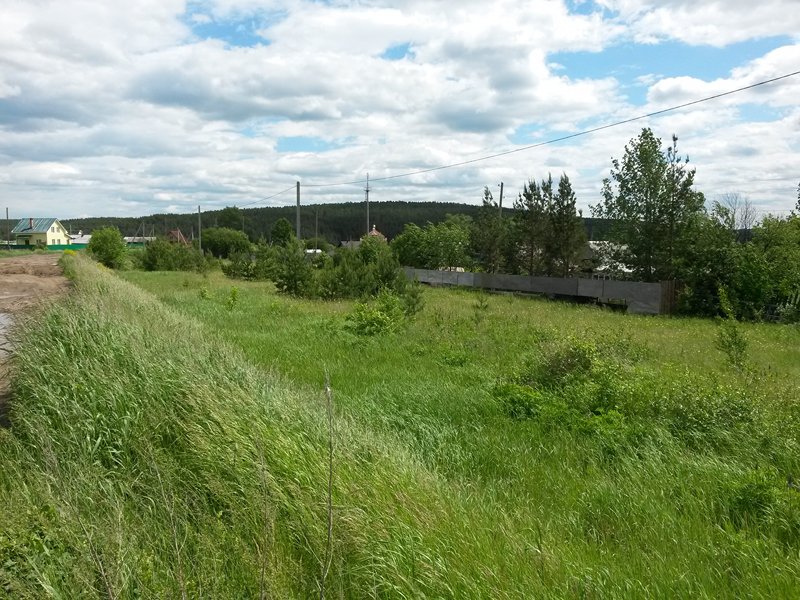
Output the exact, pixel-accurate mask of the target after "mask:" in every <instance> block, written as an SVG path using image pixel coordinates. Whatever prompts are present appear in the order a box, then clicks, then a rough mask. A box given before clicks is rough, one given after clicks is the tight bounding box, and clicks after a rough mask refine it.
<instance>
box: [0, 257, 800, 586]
mask: <svg viewBox="0 0 800 600" xmlns="http://www.w3.org/2000/svg"><path fill="white" fill-rule="evenodd" d="M66 260H67V261H68V265H69V266H70V269H71V271H72V273H73V276H74V278H75V282H76V284H75V290H74V293H73V295H72V297H71V298H70V299H69V300H68V301H67V302H65V303H64V304H62V305H59V306H55V307H53V308H52V309H50V311H49V312H48V313H47V314H46V315H44V316H43V317H42V319H41V320H39V321H38V322H36V323H33V324H31V326H30V327H29V328H27V329H26V332H25V337H24V344H23V345H22V347H21V348H19V352H18V354H17V356H16V358H15V363H16V364H15V367H16V369H17V378H16V380H15V382H14V394H15V396H14V403H13V405H12V414H11V418H12V422H13V427H12V429H10V430H6V431H3V432H0V586H2V588H1V589H3V590H4V591H5V592H6V593H7V594H8V595H10V596H12V597H22V598H25V597H41V596H60V597H70V598H71V597H97V596H100V597H119V598H123V597H164V596H166V597H181V596H185V597H190V598H191V597H201V596H204V597H214V598H239V597H272V598H278V597H280V598H283V597H297V598H306V597H309V596H317V595H318V594H319V585H320V582H321V581H322V577H323V572H324V568H325V565H326V564H327V562H326V552H327V550H328V546H327V538H328V531H329V528H328V516H329V511H328V508H327V501H328V497H327V489H328V481H329V479H328V476H329V469H328V460H329V446H328V443H329V424H328V420H327V414H326V412H327V411H326V402H325V396H324V393H323V384H324V374H325V372H326V371H328V372H329V373H330V378H331V384H332V387H333V389H334V397H335V410H334V413H333V431H334V435H333V474H334V477H333V487H332V498H331V507H332V515H333V519H332V531H333V535H332V545H331V553H330V556H331V560H330V569H329V571H328V572H327V575H326V577H325V587H326V592H327V595H328V596H329V597H333V596H337V597H346V598H363V597H367V598H369V597H391V598H395V597H398V598H403V597H409V598H411V597H414V598H416V597H443V598H448V597H459V598H461V597H465V598H529V597H552V598H564V597H574V598H584V597H641V596H656V597H674V596H689V595H692V596H698V597H715V598H716V597H738V596H741V595H752V596H761V597H765V596H769V597H792V596H793V595H794V593H795V592H796V587H795V586H796V581H797V574H798V567H799V566H800V558H798V542H797V540H798V539H800V535H798V532H800V527H798V523H800V503H799V502H798V499H799V498H800V494H797V493H796V492H795V491H794V490H791V489H789V488H787V487H786V484H785V472H786V471H794V472H797V470H798V466H799V465H798V453H797V449H798V444H797V430H796V428H793V427H792V425H791V422H790V420H791V419H792V418H794V419H795V421H794V422H796V418H797V416H798V414H799V413H798V408H797V402H796V400H793V398H796V395H794V396H793V395H792V393H793V392H795V391H796V388H797V386H796V375H797V374H796V372H795V371H794V369H795V367H794V366H793V365H792V364H791V362H790V361H784V360H777V361H776V362H775V366H774V368H773V369H772V370H771V372H772V373H773V374H772V375H768V376H767V375H763V376H762V375H760V374H758V373H756V374H755V375H754V374H753V373H752V372H751V373H750V374H749V375H748V374H747V373H739V372H738V371H735V372H734V371H730V370H726V366H725V362H724V359H722V358H718V357H717V358H715V357H713V356H705V354H707V353H708V350H707V349H705V348H704V346H703V344H704V343H705V344H707V345H708V348H711V349H713V344H714V342H713V328H710V329H709V330H708V331H710V332H712V339H709V340H706V341H705V342H702V341H695V342H693V343H691V344H689V343H687V340H689V339H693V338H692V336H693V335H694V334H696V333H697V332H702V331H703V327H704V325H703V324H702V322H681V321H678V322H671V321H665V320H664V321H662V320H647V319H634V320H632V321H626V320H625V319H624V318H623V317H619V316H617V315H608V314H606V313H601V312H598V311H586V309H575V308H574V307H562V306H558V305H552V304H546V303H531V302H521V301H518V300H515V299H506V298H501V297H490V298H488V299H487V298H483V299H482V300H479V301H478V302H477V303H476V299H475V296H474V295H472V294H464V293H460V292H449V291H447V292H446V291H434V292H431V293H429V294H428V297H427V303H426V305H427V308H426V309H425V311H423V313H422V314H421V315H419V316H418V317H417V319H416V320H415V321H414V322H412V323H411V324H409V325H408V327H407V328H406V329H405V330H403V331H402V332H400V333H394V334H387V335H383V336H373V337H366V338H365V337H363V336H357V335H354V334H352V333H351V332H350V331H349V330H348V328H346V327H345V326H344V325H345V316H346V315H347V314H348V313H349V311H350V310H351V306H352V305H351V304H349V303H316V302H310V301H302V300H290V299H286V298H282V297H278V296H275V295H274V294H273V293H272V292H271V290H270V288H269V286H266V285H263V284H249V283H237V288H238V289H237V294H236V297H237V300H236V302H235V303H232V305H230V304H231V303H230V302H228V300H229V298H230V297H231V292H230V290H231V286H230V283H229V282H226V281H225V280H223V279H219V278H217V277H216V276H214V275H211V276H208V277H202V276H199V275H197V276H195V275H187V274H162V273H153V274H140V273H131V274H128V275H127V277H129V278H131V279H133V280H135V281H137V283H139V284H140V285H142V286H144V287H148V288H150V289H152V290H153V291H155V292H156V293H158V294H159V296H160V297H161V298H162V299H163V300H164V302H163V303H159V302H158V301H156V300H155V298H154V297H153V296H151V295H150V294H148V293H146V292H144V291H142V290H139V289H137V288H135V287H134V286H132V285H130V284H128V283H125V282H123V281H120V280H119V279H117V278H116V277H115V276H114V275H113V274H110V273H107V272H100V271H98V270H97V269H96V268H95V267H94V266H92V265H91V264H90V263H88V262H87V261H85V260H83V259H81V258H80V257H70V258H68V259H66ZM201 292H202V293H201ZM477 305H480V306H477ZM476 306H477V308H476ZM476 312H479V313H480V317H479V318H476V317H475V316H474V313H476ZM648 331H649V332H650V333H649V334H648V333H647V332H648ZM771 331H772V330H769V331H767V330H760V329H752V330H749V331H748V335H749V338H750V339H751V340H757V342H756V343H755V344H754V345H755V347H756V348H757V349H758V348H759V347H761V348H782V349H787V351H788V352H791V351H793V350H791V342H793V341H794V342H796V338H792V337H791V336H792V335H794V334H791V333H781V334H779V335H778V334H775V335H773V333H772V332H771ZM776 331H777V330H776ZM781 331H782V332H784V331H786V330H781ZM655 334H658V335H663V337H665V338H666V337H669V338H671V340H672V341H673V342H676V343H678V344H683V350H684V351H686V352H688V353H690V354H692V355H694V353H695V352H697V353H698V355H699V354H703V356H704V357H705V358H706V360H707V361H708V362H709V363H711V364H713V368H712V369H709V371H711V373H707V372H703V371H700V370H698V368H697V367H692V366H691V363H692V360H688V361H685V360H683V359H682V354H681V352H679V351H676V350H675V349H674V348H673V349H672V351H670V352H669V353H667V355H666V356H665V355H664V353H659V352H658V351H657V348H656V347H654V346H653V343H651V342H652V340H650V341H649V340H648V335H653V337H655ZM784 335H786V336H789V337H788V338H787V339H781V337H780V336H784ZM595 338H597V339H595ZM762 360H767V361H769V360H770V359H769V357H757V356H754V357H752V362H753V363H755V364H756V365H760V364H762V363H761V361H762ZM754 368H758V367H754ZM766 377H768V379H765V378H766ZM504 386H505V387H504ZM509 386H516V387H514V388H511V387H509ZM501 389H512V390H516V391H517V392H520V393H522V392H524V394H525V395H524V397H523V398H522V400H523V401H524V402H528V401H530V402H531V410H530V411H528V412H525V413H524V414H517V413H514V412H513V411H509V410H508V406H509V405H508V402H507V399H506V398H505V397H504V396H503V394H502V393H500V392H499V391H498V390H501ZM531 399H532V400H531ZM662 400H663V401H662ZM734 409H735V410H734ZM787 420H788V421H787Z"/></svg>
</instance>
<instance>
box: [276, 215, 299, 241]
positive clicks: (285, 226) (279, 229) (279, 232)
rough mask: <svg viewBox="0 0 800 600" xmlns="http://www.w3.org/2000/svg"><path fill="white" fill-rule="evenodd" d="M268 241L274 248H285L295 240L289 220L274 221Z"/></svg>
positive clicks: (282, 218)
mask: <svg viewBox="0 0 800 600" xmlns="http://www.w3.org/2000/svg"><path fill="white" fill-rule="evenodd" d="M270 239H271V240H272V243H273V244H274V245H276V246H286V245H288V244H289V243H290V242H291V241H292V240H294V239H295V233H294V228H293V227H292V224H291V223H290V222H289V219H286V218H284V217H281V218H280V219H278V220H277V221H275V224H274V225H273V226H272V230H271V231H270Z"/></svg>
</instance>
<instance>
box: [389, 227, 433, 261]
mask: <svg viewBox="0 0 800 600" xmlns="http://www.w3.org/2000/svg"><path fill="white" fill-rule="evenodd" d="M391 248H392V251H394V254H395V256H396V257H397V260H398V261H399V263H400V264H401V265H403V266H405V267H414V268H415V269H428V268H430V267H429V266H428V265H429V262H428V260H427V257H426V240H425V231H424V230H423V229H422V227H420V226H419V225H417V224H415V223H407V224H406V226H405V229H403V232H402V233H401V234H400V235H398V236H395V238H394V239H393V240H392V243H391Z"/></svg>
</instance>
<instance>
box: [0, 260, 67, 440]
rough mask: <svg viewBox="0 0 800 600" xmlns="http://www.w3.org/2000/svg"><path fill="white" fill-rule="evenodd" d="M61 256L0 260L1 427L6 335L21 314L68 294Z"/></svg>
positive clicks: (6, 377)
mask: <svg viewBox="0 0 800 600" xmlns="http://www.w3.org/2000/svg"><path fill="white" fill-rule="evenodd" d="M60 256H61V255H60V254H26V255H24V256H14V257H11V258H0V426H4V425H5V426H8V419H7V414H6V400H7V399H8V393H9V390H8V380H9V373H8V365H7V364H6V362H7V358H8V350H9V345H10V343H9V340H8V332H9V330H10V328H11V327H12V326H13V324H14V321H15V319H18V318H19V316H21V314H22V313H24V312H27V311H30V310H32V309H33V308H35V307H36V306H38V305H41V304H42V303H43V302H45V301H47V300H48V299H51V298H54V297H58V296H59V295H62V294H66V293H67V291H68V289H69V281H68V280H67V279H66V278H65V277H64V276H63V275H62V272H61V268H60V267H59V266H58V259H59V258H60Z"/></svg>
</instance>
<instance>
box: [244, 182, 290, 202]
mask: <svg viewBox="0 0 800 600" xmlns="http://www.w3.org/2000/svg"><path fill="white" fill-rule="evenodd" d="M293 189H295V184H292V185H290V186H289V187H288V188H286V189H285V190H283V191H282V192H278V193H277V194H272V195H271V196H267V197H266V198H259V199H258V200H253V201H252V202H248V203H247V204H241V205H240V206H239V208H244V207H245V206H252V205H253V204H258V203H260V202H266V201H267V200H272V199H273V198H277V197H278V196H280V195H282V194H285V193H286V192H288V191H289V190H293Z"/></svg>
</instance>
